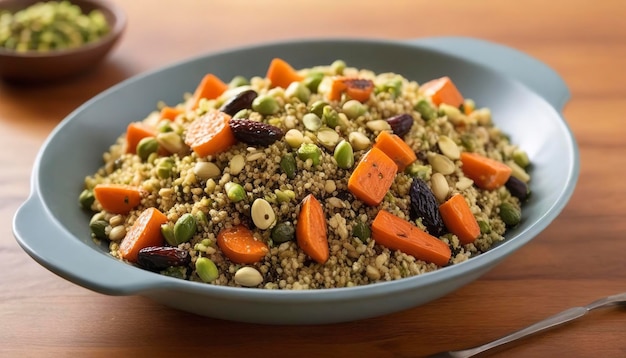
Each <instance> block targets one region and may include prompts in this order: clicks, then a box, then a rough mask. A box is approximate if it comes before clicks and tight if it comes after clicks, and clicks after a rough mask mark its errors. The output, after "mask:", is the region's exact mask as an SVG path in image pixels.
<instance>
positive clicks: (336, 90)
mask: <svg viewBox="0 0 626 358" xmlns="http://www.w3.org/2000/svg"><path fill="white" fill-rule="evenodd" d="M337 63H339V62H337ZM341 64H342V66H341V67H340V68H339V67H337V65H336V63H335V65H328V66H316V67H313V68H307V69H300V70H298V71H295V70H294V73H295V75H294V76H293V78H292V81H291V82H290V84H289V85H288V86H285V87H284V88H283V87H280V86H274V85H273V84H272V79H271V78H266V77H260V76H257V77H253V78H250V79H246V80H245V81H241V78H239V79H240V80H239V81H232V82H231V84H230V86H231V87H230V88H228V89H227V90H225V91H222V94H221V95H216V96H214V98H194V95H185V96H184V98H185V99H184V100H183V101H181V103H179V104H177V105H175V106H173V107H167V109H168V110H169V113H175V114H176V115H174V116H167V118H166V117H165V116H164V115H163V113H165V111H164V109H163V107H165V105H164V104H162V103H160V104H159V106H158V107H157V108H156V109H155V111H154V112H153V113H150V114H149V115H148V116H147V117H146V118H145V119H143V120H141V121H139V122H140V125H141V128H144V132H142V133H143V134H140V135H138V134H137V133H135V132H132V133H131V127H130V126H129V129H128V131H127V132H126V133H124V134H122V135H121V136H120V137H119V138H118V140H117V141H116V142H115V143H114V144H113V145H112V146H111V147H110V148H109V150H108V151H106V152H105V153H104V154H103V161H104V163H103V165H102V166H101V168H100V169H99V170H98V171H97V172H96V173H93V174H92V175H89V176H88V177H86V178H85V187H84V188H81V190H80V191H79V193H80V197H81V198H82V199H81V200H80V203H81V205H82V206H83V207H87V208H88V209H89V210H91V211H93V212H94V215H93V218H92V220H91V223H90V224H89V225H90V227H91V228H92V236H93V238H94V239H97V240H108V241H109V242H110V245H109V249H110V253H111V255H113V256H115V257H118V258H119V259H120V260H123V261H127V262H129V263H130V264H135V265H139V264H138V263H137V262H134V261H133V260H129V259H128V257H127V256H125V253H124V251H123V250H124V247H128V246H129V245H131V244H136V246H135V249H136V250H140V249H144V246H145V245H144V244H142V243H141V240H144V238H141V239H137V236H136V234H134V231H137V229H136V228H137V227H138V226H139V225H142V222H138V220H137V219H138V217H139V216H140V215H141V214H142V213H143V212H144V210H146V209H148V208H156V209H158V211H160V212H161V213H163V214H164V219H163V220H164V221H165V222H164V223H162V224H161V223H160V224H159V227H160V230H159V229H158V227H157V229H156V230H152V231H150V232H149V233H148V231H147V230H146V231H145V232H146V235H152V236H153V240H152V241H150V246H154V242H158V243H159V245H160V246H173V247H174V248H176V249H177V250H174V251H172V250H163V252H177V253H178V254H177V256H180V257H185V261H184V262H183V261H181V262H175V261H166V262H169V264H168V265H170V264H171V265H170V266H168V267H167V268H165V269H161V268H159V269H157V270H156V271H157V272H159V273H161V274H164V275H169V276H173V277H178V278H182V279H186V280H190V281H197V282H206V283H207V284H214V285H225V286H245V287H257V288H266V289H292V290H299V289H319V288H336V287H350V286H358V285H367V284H370V283H375V282H381V281H390V280H397V279H401V278H404V277H409V276H415V275H420V274H423V273H426V272H430V271H434V270H437V269H438V268H439V267H441V266H440V265H437V264H435V263H433V261H432V260H430V259H429V256H428V255H425V256H422V255H421V253H420V252H415V251H412V250H411V249H403V247H406V245H405V246H402V245H400V246H398V247H396V246H395V245H393V244H392V245H387V246H384V245H381V244H380V243H377V242H376V240H377V239H380V241H384V240H382V237H381V236H380V235H387V234H388V235H392V236H393V235H397V236H398V237H396V238H395V239H398V240H400V239H404V237H403V236H402V235H400V234H394V233H393V230H396V228H395V227H394V226H393V225H392V227H389V228H384V229H383V230H386V231H388V232H383V233H381V232H380V230H381V229H380V228H377V227H373V226H372V224H373V222H374V220H375V219H376V218H377V215H378V214H379V212H381V211H385V212H388V213H390V214H391V215H392V217H393V218H395V219H394V220H398V221H395V222H402V223H409V224H410V227H411V228H413V229H411V230H418V231H419V233H418V235H417V237H426V238H425V239H424V240H435V241H436V243H437V245H439V246H440V247H443V251H446V250H447V252H448V254H449V255H448V257H449V259H448V262H447V265H452V264H457V263H460V262H463V261H466V260H468V259H471V258H472V257H473V256H476V255H478V254H480V253H483V252H485V251H487V250H489V249H490V248H491V247H492V246H493V245H495V244H497V243H498V242H500V241H502V240H503V239H504V233H505V231H506V230H507V228H508V227H510V226H513V225H516V224H517V223H518V222H519V220H520V217H521V214H520V213H521V209H522V206H523V205H522V204H523V203H522V202H521V201H520V199H519V197H523V198H525V197H526V195H524V196H521V195H519V192H520V191H524V189H525V192H524V194H526V193H527V192H529V191H528V186H527V183H528V182H529V180H530V176H529V175H528V173H527V172H526V169H527V168H528V165H529V161H528V156H527V155H526V153H524V152H523V150H522V149H520V148H518V147H517V146H516V145H515V144H513V143H511V142H510V141H509V139H508V137H507V135H506V134H505V133H502V131H500V130H499V129H498V128H497V127H495V126H494V124H493V121H492V114H491V112H490V111H489V109H488V108H477V107H476V104H475V103H474V102H473V101H472V100H469V99H463V98H462V97H461V100H460V102H454V100H447V99H445V97H444V100H441V98H440V96H439V95H438V97H436V98H435V97H434V95H433V93H432V92H431V91H430V88H431V87H432V86H430V83H429V84H423V85H420V84H418V83H417V82H415V81H413V80H410V79H407V78H404V77H402V76H401V75H399V74H394V73H380V74H376V73H373V72H372V71H369V70H366V69H357V68H353V67H349V66H347V65H345V63H343V62H341ZM238 84H241V85H240V86H238ZM224 86H227V85H224ZM237 86H238V87H237ZM452 86H453V85H452ZM457 97H460V94H459V96H457ZM446 101H447V102H446ZM220 111H222V112H221V114H218V113H220ZM226 112H228V113H229V114H226ZM231 117H232V118H231ZM215 118H221V120H223V119H224V118H226V120H225V121H223V122H216V119H215ZM201 121H205V122H206V123H212V124H207V125H204V127H203V126H202V125H200V123H201ZM211 121H213V122H211ZM216 123H217V124H216ZM135 124H137V123H135ZM207 126H209V127H211V128H213V127H215V128H217V129H215V128H213V129H211V128H208V127H207ZM218 132H219V133H220V134H219V136H221V137H219V139H218V142H219V143H218V144H217V145H212V146H210V145H206V144H204V143H205V142H206V139H207V138H209V137H211V136H212V135H215V133H218ZM381 132H389V133H392V134H393V135H394V136H393V138H396V139H395V140H396V142H394V143H395V144H393V148H395V149H392V150H390V149H389V148H390V147H389V146H390V144H384V143H382V140H381V139H380V138H382V137H379V135H380V133H381ZM396 133H397V135H396ZM145 138H149V139H152V140H146V139H145ZM142 140H143V141H142ZM139 142H141V143H144V144H145V143H150V144H155V145H158V146H156V147H155V146H153V148H150V150H149V152H147V151H144V150H141V151H140V152H141V153H139V154H137V150H136V148H137V143H139ZM374 146H376V147H377V148H379V149H381V150H382V153H383V154H382V155H384V156H385V157H388V158H390V159H391V160H390V162H391V163H394V162H395V163H397V164H400V162H399V161H398V160H403V162H402V163H401V164H402V167H404V166H406V169H405V170H403V171H397V166H395V167H390V168H395V169H394V171H393V172H391V173H392V174H391V175H393V177H392V180H391V181H389V183H390V184H389V187H388V188H386V187H385V188H376V185H372V183H376V181H375V180H376V178H373V179H372V178H368V179H367V181H366V183H368V184H369V185H364V186H363V187H364V189H363V190H364V191H365V193H361V192H359V191H358V190H356V189H355V187H354V184H353V181H356V179H358V178H353V177H354V176H357V175H361V173H362V172H364V166H365V164H363V163H365V160H362V159H363V158H364V157H365V154H366V153H368V152H370V151H371V150H372V148H373V147H374ZM407 148H408V149H407ZM402 150H404V152H402ZM397 153H405V154H403V156H402V158H400V157H397V156H396V154H397ZM463 153H476V154H478V155H480V157H481V158H489V159H485V160H490V161H491V163H492V164H493V163H495V164H493V165H494V168H498V169H497V171H498V172H499V173H501V176H500V177H499V178H498V179H497V180H498V182H497V183H495V184H493V185H492V184H489V185H491V186H490V187H489V188H488V189H485V187H486V186H485V183H484V178H482V177H478V178H477V177H475V176H474V174H472V173H471V172H470V171H469V167H467V168H465V171H464V166H463V160H464V159H463V158H464V155H463ZM406 158H409V163H408V165H407V162H406ZM520 158H522V159H523V160H520ZM481 160H482V159H481ZM507 163H508V164H507ZM519 163H522V164H519ZM370 165H371V167H370V168H369V170H370V171H369V172H367V173H369V174H367V175H368V176H370V175H373V174H371V173H376V170H381V171H380V172H378V173H379V174H378V175H380V176H381V177H382V175H383V174H382V173H383V172H382V168H381V167H382V166H383V162H374V163H370ZM392 165H393V164H392ZM511 167H512V168H511ZM396 171H397V172H396ZM513 171H514V172H515V176H516V177H517V178H520V177H522V178H524V180H517V181H516V183H515V185H517V187H516V189H515V192H514V194H512V193H511V192H510V191H509V189H508V188H507V186H508V185H504V184H505V182H507V179H508V177H509V176H510V175H511V174H510V173H511V172H513ZM385 173H387V172H385ZM502 173H503V174H502ZM385 175H387V174H385ZM374 176H375V175H374ZM351 178H352V179H353V180H351ZM372 180H374V181H372ZM477 180H478V181H477ZM417 181H419V185H413V184H414V183H415V184H417ZM381 182H382V181H381ZM520 183H521V184H520ZM104 184H117V185H123V186H124V188H130V190H131V191H133V192H136V193H138V195H140V203H139V204H138V205H136V206H134V207H132V208H131V209H130V210H125V211H120V210H117V209H114V208H113V207H112V206H111V204H110V203H107V202H104V201H102V200H98V199H97V198H96V200H89V201H87V200H84V198H85V197H87V196H89V197H92V195H91V193H92V192H93V191H94V188H95V187H96V186H98V185H104ZM519 185H523V186H524V185H526V187H525V188H522V189H519ZM369 189H372V190H374V189H376V190H379V189H380V190H382V199H381V201H380V204H377V205H373V204H372V203H371V202H370V201H369V200H364V199H365V197H364V195H365V196H366V195H369V193H368V192H367V191H368V190H369ZM416 191H418V192H416ZM133 195H134V194H133ZM456 195H461V196H462V198H463V199H464V202H465V204H467V213H469V214H468V215H467V216H466V217H465V219H464V220H465V221H466V223H465V224H467V223H469V224H467V225H466V226H467V227H469V228H470V229H468V230H470V231H471V232H474V233H475V234H470V235H473V236H471V238H470V239H469V241H468V239H467V237H466V235H465V234H461V233H460V232H458V231H457V229H456V224H454V223H452V222H451V221H450V219H449V218H447V217H445V213H443V212H441V213H440V210H439V207H438V206H439V205H440V204H442V203H446V202H447V201H448V200H450V199H451V198H452V197H455V196H456ZM307 196H312V197H314V198H315V199H316V202H318V203H319V208H320V209H319V210H320V212H321V216H322V217H323V218H322V219H321V220H319V222H318V221H316V220H317V219H316V216H315V213H316V211H314V209H309V208H308V207H307V208H306V210H305V209H303V199H304V198H305V197H307ZM120 200H123V201H125V202H126V201H128V197H123V198H122V199H120ZM368 202H369V203H370V204H367V203H368ZM314 208H316V206H314ZM309 210H313V211H311V212H310V213H309ZM305 211H306V213H305ZM304 215H313V216H310V217H309V216H307V219H305V218H304ZM442 216H443V220H442ZM446 219H447V220H446ZM304 220H307V221H306V224H307V225H309V226H315V230H313V229H311V228H310V227H307V228H304V226H305V225H304V224H303V223H305V221H304ZM521 220H523V218H522V219H521ZM299 222H300V224H301V225H298V224H299ZM470 224H471V225H470ZM86 225H87V223H86ZM402 225H404V224H402ZM237 228H242V229H237ZM133 229H135V230H133ZM238 230H239V231H238ZM398 230H399V229H398ZM140 231H141V230H140ZM233 232H235V233H236V235H234V236H233V235H232V233H233ZM411 232H415V231H411ZM420 233H421V234H420ZM229 235H230V236H229ZM305 236H306V237H305ZM413 237H414V236H413V234H411V235H410V238H411V239H412V238H413ZM392 239H394V238H392ZM395 239H394V240H395ZM132 240H136V241H137V240H138V241H137V243H135V242H132V243H131V242H130V241H132ZM229 240H230V241H229ZM242 240H243V241H242ZM419 240H421V239H419ZM241 242H245V245H243V246H237V245H241ZM464 242H465V243H464ZM431 243H432V241H431ZM137 245H138V246H137ZM304 245H306V246H304ZM308 245H313V249H319V248H320V247H321V248H322V249H324V250H327V258H326V257H325V256H323V255H322V256H317V255H313V256H315V257H316V259H312V256H310V255H309V254H307V252H309V253H310V252H311V251H309V250H311V247H308ZM316 245H317V246H316ZM157 246H158V245H157ZM241 247H245V249H241ZM394 247H395V248H394ZM233 250H234V252H233ZM238 250H240V251H238ZM139 252H141V251H139ZM154 252H157V254H158V252H160V251H158V250H156V251H154V250H153V251H152V256H150V257H153V256H154V255H155V254H154ZM183 253H184V254H183ZM142 257H146V255H144V256H142ZM319 257H321V258H319ZM161 259H163V260H164V259H165V258H163V257H162V258H161ZM434 262H437V261H436V260H435V261H434ZM444 266H445V265H444ZM151 267H154V266H152V265H151ZM143 268H146V269H149V267H143ZM153 270H154V269H153ZM198 270H201V271H198Z"/></svg>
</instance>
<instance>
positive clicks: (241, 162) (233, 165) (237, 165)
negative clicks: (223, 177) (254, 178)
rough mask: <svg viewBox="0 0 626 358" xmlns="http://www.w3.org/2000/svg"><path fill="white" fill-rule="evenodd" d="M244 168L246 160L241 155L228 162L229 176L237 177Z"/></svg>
mask: <svg viewBox="0 0 626 358" xmlns="http://www.w3.org/2000/svg"><path fill="white" fill-rule="evenodd" d="M245 166H246V159H245V158H244V157H243V155H241V154H237V155H235V156H233V158H232V159H231V160H230V166H229V169H230V174H231V175H239V173H241V171H242V170H243V168H244V167H245Z"/></svg>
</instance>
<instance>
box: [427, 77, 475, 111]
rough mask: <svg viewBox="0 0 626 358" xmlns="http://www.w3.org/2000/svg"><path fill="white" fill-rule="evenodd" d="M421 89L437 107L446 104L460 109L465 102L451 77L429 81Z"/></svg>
mask: <svg viewBox="0 0 626 358" xmlns="http://www.w3.org/2000/svg"><path fill="white" fill-rule="evenodd" d="M420 89H421V90H422V92H423V93H424V94H425V95H426V96H429V97H430V98H431V100H432V101H433V103H434V104H436V105H440V104H442V103H445V104H449V105H451V106H454V107H459V106H460V105H461V104H463V101H464V99H463V95H462V94H461V92H459V90H458V89H457V88H456V86H455V85H454V83H453V82H452V80H451V79H450V77H447V76H444V77H441V78H437V79H434V80H431V81H428V82H426V83H424V84H422V85H421V86H420Z"/></svg>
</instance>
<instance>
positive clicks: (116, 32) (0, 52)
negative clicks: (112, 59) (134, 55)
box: [0, 0, 128, 59]
mask: <svg viewBox="0 0 626 358" xmlns="http://www.w3.org/2000/svg"><path fill="white" fill-rule="evenodd" d="M40 1H41V0H31V1H29V5H31V3H32V4H35V3H37V2H40ZM5 2H17V1H15V0H0V6H1V5H2V4H3V3H5ZM70 2H71V3H72V4H74V5H78V6H79V7H81V6H82V5H85V4H89V5H92V6H93V7H94V8H97V9H100V10H105V11H108V12H110V13H111V15H112V17H113V19H114V23H113V27H112V28H111V30H110V31H109V32H108V33H107V34H106V35H104V36H102V37H101V38H99V39H98V40H96V41H93V42H89V43H86V44H84V45H81V46H78V47H74V48H69V49H61V50H56V49H55V50H50V51H45V52H38V51H32V50H31V51H26V52H17V51H13V50H7V49H6V48H4V47H0V58H1V57H5V58H15V59H46V58H60V57H66V56H73V55H76V54H79V53H83V52H89V51H91V50H93V49H95V48H98V47H100V46H103V45H105V44H107V43H110V42H112V41H115V39H117V38H118V37H120V35H121V34H122V33H123V32H124V30H125V29H126V26H127V23H128V19H127V17H126V13H125V12H124V10H123V9H122V8H121V7H120V6H119V5H117V4H115V3H114V2H112V1H110V0H70Z"/></svg>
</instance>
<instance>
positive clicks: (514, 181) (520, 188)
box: [504, 175, 530, 201]
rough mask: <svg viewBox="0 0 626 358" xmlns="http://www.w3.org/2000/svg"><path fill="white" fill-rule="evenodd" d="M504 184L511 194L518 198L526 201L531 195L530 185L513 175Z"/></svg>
mask: <svg viewBox="0 0 626 358" xmlns="http://www.w3.org/2000/svg"><path fill="white" fill-rule="evenodd" d="M504 185H505V186H506V188H507V189H509V192H510V193H511V195H513V196H514V197H516V198H518V199H519V200H520V201H525V200H526V199H527V198H528V195H530V190H529V189H528V185H526V183H524V182H523V181H521V180H519V179H518V178H516V177H514V176H512V175H511V176H510V177H509V179H508V180H507V181H506V183H504Z"/></svg>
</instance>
